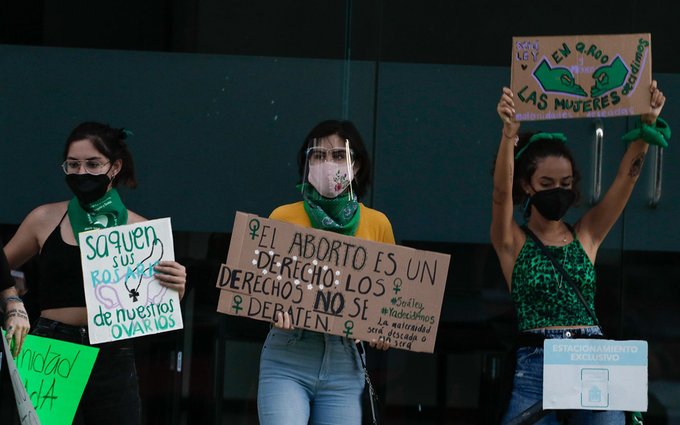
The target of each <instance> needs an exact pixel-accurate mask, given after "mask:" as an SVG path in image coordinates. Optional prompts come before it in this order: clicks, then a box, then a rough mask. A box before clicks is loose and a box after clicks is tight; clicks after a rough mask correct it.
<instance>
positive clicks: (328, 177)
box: [309, 162, 354, 198]
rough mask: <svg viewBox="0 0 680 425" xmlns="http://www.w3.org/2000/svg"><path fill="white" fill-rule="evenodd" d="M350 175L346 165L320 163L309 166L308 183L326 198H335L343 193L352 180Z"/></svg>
mask: <svg viewBox="0 0 680 425" xmlns="http://www.w3.org/2000/svg"><path fill="white" fill-rule="evenodd" d="M348 174H349V175H348ZM352 174H353V173H352V170H348V169H347V164H337V163H335V162H322V163H320V164H314V165H312V164H310V165H309V183H311V185H312V186H313V187H314V189H316V190H317V192H319V193H320V194H321V196H324V197H326V198H337V196H338V195H340V194H341V193H342V192H344V191H345V189H347V186H349V184H350V183H351V181H352V179H353V178H354V176H353V175H352Z"/></svg>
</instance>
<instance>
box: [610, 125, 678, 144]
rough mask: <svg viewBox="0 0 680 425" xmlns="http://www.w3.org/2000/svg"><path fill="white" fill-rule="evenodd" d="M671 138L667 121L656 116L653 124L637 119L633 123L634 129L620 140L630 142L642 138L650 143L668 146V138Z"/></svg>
mask: <svg viewBox="0 0 680 425" xmlns="http://www.w3.org/2000/svg"><path fill="white" fill-rule="evenodd" d="M670 138H671V129H670V127H669V126H668V123H667V122H666V121H664V120H663V119H661V118H657V119H656V122H654V124H651V125H650V124H645V123H643V122H642V121H638V122H637V123H636V124H635V129H633V130H631V131H629V132H628V133H626V134H624V135H623V137H622V138H621V140H623V141H624V142H626V143H628V142H632V141H634V140H638V139H642V140H644V141H645V142H647V143H649V144H650V145H655V146H661V147H662V148H667V147H668V140H669V139H670Z"/></svg>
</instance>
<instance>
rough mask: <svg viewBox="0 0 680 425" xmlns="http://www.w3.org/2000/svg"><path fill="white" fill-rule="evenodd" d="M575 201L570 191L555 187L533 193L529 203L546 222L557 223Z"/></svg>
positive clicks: (574, 195) (573, 194) (574, 194)
mask: <svg viewBox="0 0 680 425" xmlns="http://www.w3.org/2000/svg"><path fill="white" fill-rule="evenodd" d="M575 200H576V193H574V191H573V190H571V189H564V188H561V187H556V188H555V189H548V190H541V191H540V192H536V193H534V195H533V196H532V197H531V198H530V200H529V202H530V203H531V204H533V205H534V206H535V207H536V209H537V210H538V212H539V213H541V215H542V216H543V217H545V218H546V219H548V220H553V221H558V220H559V219H561V218H562V217H564V214H566V213H567V211H568V210H569V208H570V207H571V206H572V205H573V204H574V201H575Z"/></svg>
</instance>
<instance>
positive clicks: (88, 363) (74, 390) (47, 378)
mask: <svg viewBox="0 0 680 425" xmlns="http://www.w3.org/2000/svg"><path fill="white" fill-rule="evenodd" d="M2 340H3V344H4V348H5V353H9V352H10V351H9V348H8V346H7V341H6V340H5V338H4V335H3V338H2ZM98 352H99V349H98V348H95V347H89V346H86V345H79V344H72V343H70V342H64V341H59V340H56V339H50V338H42V337H39V336H35V335H28V336H26V340H25V341H24V345H23V347H22V349H21V352H20V353H19V355H18V356H17V358H16V359H14V358H13V357H12V355H11V354H8V355H7V356H6V358H7V367H8V371H9V375H10V379H11V381H12V387H13V389H14V398H15V399H16V402H17V410H18V411H19V419H20V420H21V424H22V425H34V424H35V425H40V424H42V425H62V424H70V423H71V422H72V421H73V417H74V416H75V414H76V410H77V409H78V403H80V398H81V397H82V395H83V391H84V390H85V385H86V384H87V381H88V379H89V378H90V373H91V372H92V367H93V366H94V362H95V360H96V358H97V353H98Z"/></svg>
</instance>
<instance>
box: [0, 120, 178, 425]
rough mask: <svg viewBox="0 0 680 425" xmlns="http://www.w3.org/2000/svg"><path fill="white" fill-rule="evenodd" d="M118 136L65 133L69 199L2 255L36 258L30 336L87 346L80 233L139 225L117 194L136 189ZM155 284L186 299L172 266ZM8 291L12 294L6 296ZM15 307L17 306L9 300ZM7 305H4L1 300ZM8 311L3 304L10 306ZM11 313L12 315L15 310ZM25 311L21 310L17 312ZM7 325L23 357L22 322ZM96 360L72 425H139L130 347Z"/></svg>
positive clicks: (108, 348)
mask: <svg viewBox="0 0 680 425" xmlns="http://www.w3.org/2000/svg"><path fill="white" fill-rule="evenodd" d="M126 138H127V132H126V131H125V130H124V129H118V128H112V127H110V126H108V125H106V124H102V123H97V122H84V123H81V124H80V125H78V126H77V127H76V128H74V129H73V130H72V131H71V134H70V135H69V137H68V138H67V139H66V145H65V147H64V156H63V160H64V162H63V163H62V164H61V168H62V170H63V173H64V178H65V181H66V184H67V185H68V187H69V188H70V189H71V191H72V193H73V197H72V198H71V199H70V200H68V201H61V202H54V203H49V204H44V205H41V206H39V207H37V208H35V209H34V210H33V211H31V212H30V213H29V214H28V216H26V218H25V219H24V221H23V222H22V223H21V225H20V226H19V229H18V230H17V232H16V233H15V235H14V236H13V237H12V239H11V240H10V241H9V242H8V243H7V245H6V246H5V248H4V251H5V254H6V255H7V260H8V262H9V266H10V267H12V268H15V267H19V266H21V265H22V264H24V263H25V262H26V261H28V260H29V259H30V258H32V257H33V256H36V255H37V258H38V267H39V271H40V279H39V281H38V282H37V287H38V304H39V307H40V317H38V318H36V319H37V320H35V322H34V323H35V326H34V329H33V331H32V333H33V334H35V335H38V336H43V337H48V338H54V339H59V340H63V341H69V342H74V343H77V344H85V345H89V344H90V342H89V336H88V326H87V308H86V305H85V291H84V283H83V272H82V267H81V260H80V249H79V248H78V235H79V233H81V232H85V231H89V230H94V229H102V228H108V227H113V226H118V225H123V224H132V223H138V222H141V221H145V220H146V219H145V218H144V217H142V216H140V215H139V214H137V213H135V212H133V211H130V210H128V209H127V208H126V206H125V205H124V204H123V201H122V199H121V197H120V196H119V194H118V190H117V189H116V187H117V186H118V185H124V186H127V187H129V188H134V187H136V186H137V181H136V179H135V172H134V166H133V159H132V154H131V153H130V151H129V150H128V147H127V143H126V142H125V139H126ZM154 277H155V278H156V279H157V280H158V281H159V283H160V284H161V285H163V286H165V287H167V288H169V289H171V290H176V291H178V292H179V297H180V298H182V296H183V295H184V290H185V284H186V271H185V268H184V266H182V265H181V264H179V263H177V262H176V261H160V262H159V263H158V265H156V266H155V267H154ZM11 289H13V288H10V290H11ZM8 298H11V300H12V301H14V304H13V305H16V304H17V301H18V302H20V301H21V300H20V299H19V298H18V297H16V292H14V293H12V294H11V297H8ZM6 299H7V298H6ZM8 304H9V303H8ZM15 308H16V307H15ZM21 310H22V311H23V309H21ZM19 318H21V319H23V320H21V321H19V320H17V321H14V322H11V321H10V322H6V327H7V338H8V339H10V338H14V341H15V345H16V347H17V351H18V350H20V349H21V345H22V343H23V340H24V337H25V335H26V332H27V331H28V329H29V323H28V317H26V315H25V314H24V315H23V316H19ZM97 347H98V348H99V352H98V355H97V359H96V361H95V364H94V367H93V369H92V373H91V374H90V378H89V381H88V383H87V385H86V387H85V391H84V392H83V396H82V398H81V400H80V404H79V406H78V411H77V412H76V416H75V419H74V423H76V424H98V425H99V424H116V425H118V424H139V423H140V422H141V412H140V399H139V391H138V386H137V371H136V367H135V357H134V351H133V344H132V341H131V340H129V339H126V340H120V341H113V342H108V343H103V344H98V345H97Z"/></svg>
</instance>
